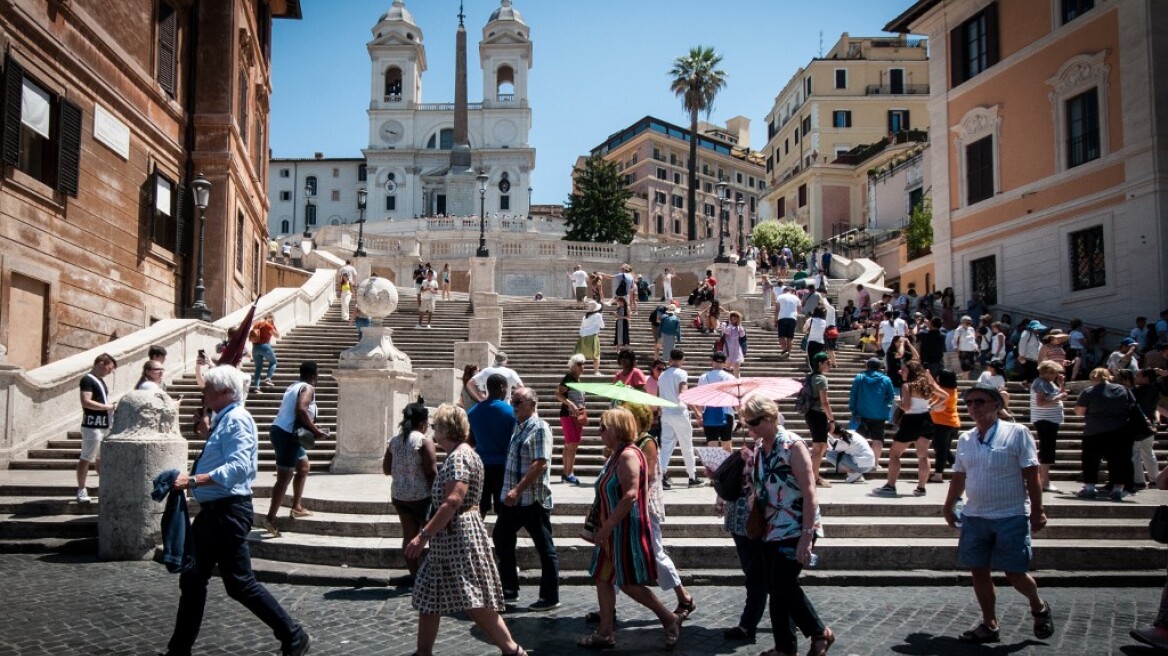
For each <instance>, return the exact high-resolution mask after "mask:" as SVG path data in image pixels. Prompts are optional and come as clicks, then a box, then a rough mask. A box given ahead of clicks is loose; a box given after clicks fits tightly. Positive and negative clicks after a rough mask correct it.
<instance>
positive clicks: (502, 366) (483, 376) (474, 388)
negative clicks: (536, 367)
mask: <svg viewBox="0 0 1168 656" xmlns="http://www.w3.org/2000/svg"><path fill="white" fill-rule="evenodd" d="M491 374H499V375H500V376H502V377H503V378H506V379H507V393H506V396H504V397H503V400H504V401H505V402H506V401H510V399H511V392H512V391H513V390H514V389H515V388H516V387H521V386H522V385H523V379H522V378H520V377H519V374H517V373H515V370H514V369H512V368H511V367H508V366H507V354H506V353H504V352H502V351H499V352H498V353H496V354H495V364H494V366H492V367H487V368H486V369H483V370H482V371H480V372H478V373H477V374H475V375H474V377H473V378H471V379H470V380H468V381H466V391H468V392H470V395H471V396H473V397H475V400H476V401H483V400H485V399H486V398H487V379H488V378H490V377H491Z"/></svg>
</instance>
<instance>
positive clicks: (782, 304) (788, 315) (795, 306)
mask: <svg viewBox="0 0 1168 656" xmlns="http://www.w3.org/2000/svg"><path fill="white" fill-rule="evenodd" d="M775 305H776V306H778V309H779V318H780V319H794V318H796V317H798V316H799V306H800V302H799V297H798V296H796V295H794V294H792V293H791V292H785V293H783V292H779V291H778V290H775Z"/></svg>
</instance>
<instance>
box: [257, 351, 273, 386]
mask: <svg viewBox="0 0 1168 656" xmlns="http://www.w3.org/2000/svg"><path fill="white" fill-rule="evenodd" d="M251 359H252V361H254V362H255V375H254V376H253V377H252V381H251V386H252V387H259V386H260V374H261V373H262V372H263V370H264V360H267V361H268V373H267V375H266V376H264V378H267V379H268V380H271V379H272V376H273V375H275V373H276V354H275V352H273V351H272V345H271V344H253V345H252V347H251Z"/></svg>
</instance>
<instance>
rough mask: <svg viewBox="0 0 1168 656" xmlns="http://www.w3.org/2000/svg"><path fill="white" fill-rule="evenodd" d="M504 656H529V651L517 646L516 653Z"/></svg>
mask: <svg viewBox="0 0 1168 656" xmlns="http://www.w3.org/2000/svg"><path fill="white" fill-rule="evenodd" d="M503 656H527V651H526V650H525V649H524V648H523V647H521V646H519V645H515V651H513V652H511V653H510V654H503Z"/></svg>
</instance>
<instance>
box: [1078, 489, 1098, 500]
mask: <svg viewBox="0 0 1168 656" xmlns="http://www.w3.org/2000/svg"><path fill="white" fill-rule="evenodd" d="M1075 496H1077V497H1079V498H1080V499H1094V498H1095V497H1096V494H1095V490H1092V489H1089V488H1083V489H1081V490H1079V491H1078V492H1076V493H1075Z"/></svg>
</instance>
